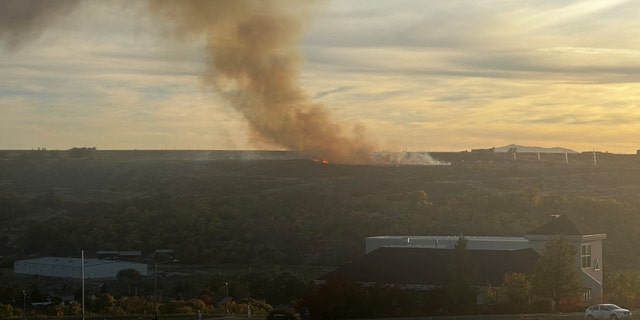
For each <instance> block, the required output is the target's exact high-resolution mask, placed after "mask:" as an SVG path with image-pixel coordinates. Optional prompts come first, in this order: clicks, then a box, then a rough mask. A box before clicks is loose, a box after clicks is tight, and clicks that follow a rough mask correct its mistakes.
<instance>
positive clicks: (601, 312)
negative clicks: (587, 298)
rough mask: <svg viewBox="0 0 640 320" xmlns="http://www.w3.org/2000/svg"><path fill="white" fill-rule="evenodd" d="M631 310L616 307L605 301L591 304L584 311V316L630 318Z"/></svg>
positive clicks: (614, 319)
mask: <svg viewBox="0 0 640 320" xmlns="http://www.w3.org/2000/svg"><path fill="white" fill-rule="evenodd" d="M631 316H632V315H631V311H629V310H627V309H623V308H620V307H618V306H617V305H615V304H611V303H605V304H596V305H593V306H591V307H589V308H587V310H585V311H584V318H585V319H588V320H592V319H611V320H616V319H631Z"/></svg>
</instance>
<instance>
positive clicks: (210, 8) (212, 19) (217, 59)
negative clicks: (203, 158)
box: [149, 0, 373, 163]
mask: <svg viewBox="0 0 640 320" xmlns="http://www.w3.org/2000/svg"><path fill="white" fill-rule="evenodd" d="M149 7H150V10H151V11H152V12H153V13H154V14H156V15H157V17H159V18H160V20H161V21H162V22H164V21H166V20H169V21H170V22H172V32H171V33H172V36H174V37H175V38H177V39H180V40H185V41H188V40H197V39H201V38H202V37H204V38H205V39H206V43H207V46H206V50H207V64H208V65H207V69H206V72H205V73H204V79H205V80H204V82H205V83H206V84H207V85H210V86H211V87H212V88H214V90H216V91H217V92H218V93H220V94H221V95H223V96H224V97H225V98H226V99H227V100H228V101H229V102H230V104H231V105H232V106H233V107H234V108H235V109H236V110H238V111H239V112H241V113H242V115H243V116H244V117H245V119H246V120H247V121H248V124H249V130H250V139H251V141H250V142H251V143H252V144H254V145H256V146H277V147H282V148H286V149H290V150H297V151H300V152H302V153H303V154H305V155H307V156H310V157H315V158H322V159H327V160H329V161H331V162H339V163H368V162H370V160H371V159H370V157H371V153H372V151H373V148H372V145H371V144H370V143H369V142H368V141H366V140H364V138H363V135H364V132H363V130H364V129H363V128H361V127H357V126H356V127H354V128H353V129H352V130H347V128H346V127H345V126H342V125H340V124H338V123H336V122H334V121H332V119H331V117H330V114H329V110H328V109H327V108H326V107H325V106H324V105H322V104H320V103H317V102H314V101H311V99H310V97H309V96H308V95H307V94H306V93H305V92H304V91H303V90H302V89H301V88H300V86H299V84H298V80H297V79H298V75H299V73H300V66H301V63H302V57H301V55H300V52H299V50H298V49H297V44H298V43H297V42H298V39H299V36H300V34H301V33H302V31H303V29H304V27H305V22H306V21H309V18H310V16H311V13H312V12H313V10H314V9H316V7H317V4H316V3H314V2H312V1H300V0H268V1H262V0H233V1H215V0H214V1H207V0H192V1H184V0H158V1H150V2H149Z"/></svg>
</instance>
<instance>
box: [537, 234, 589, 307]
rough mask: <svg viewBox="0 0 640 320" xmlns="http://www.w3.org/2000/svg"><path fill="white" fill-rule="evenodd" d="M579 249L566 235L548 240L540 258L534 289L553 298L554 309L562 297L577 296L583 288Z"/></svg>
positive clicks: (545, 296) (539, 293)
mask: <svg viewBox="0 0 640 320" xmlns="http://www.w3.org/2000/svg"><path fill="white" fill-rule="evenodd" d="M576 254H577V249H576V248H575V247H574V246H572V245H571V244H570V243H569V242H568V241H567V240H566V239H565V238H564V237H562V236H559V237H554V238H552V239H551V240H549V241H548V242H547V244H546V245H545V247H544V249H543V250H542V255H540V259H539V260H538V265H537V266H536V271H535V274H534V277H533V289H534V291H535V293H536V294H538V295H539V296H540V297H543V298H548V299H551V300H552V301H553V302H554V310H555V308H556V307H557V305H558V303H559V302H560V299H562V298H576V297H578V296H579V294H580V291H581V289H582V283H581V282H580V275H579V273H578V268H577V267H576V265H575V261H576Z"/></svg>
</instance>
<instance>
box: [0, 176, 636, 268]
mask: <svg viewBox="0 0 640 320" xmlns="http://www.w3.org/2000/svg"><path fill="white" fill-rule="evenodd" d="M639 212H640V206H639V205H638V203H637V202H634V201H631V200H616V199H611V198H597V197H593V196H588V197H587V196H581V195H551V194H545V193H544V192H542V191H541V190H540V189H537V188H525V189H523V190H520V191H516V192H511V193H503V192H501V191H491V190H469V191H466V192H464V193H463V194H459V195H455V196H451V197H440V198H439V199H437V200H432V199H430V196H429V193H428V190H413V191H409V192H398V193H393V194H378V195H376V194H348V193H343V192H339V191H333V190H332V189H324V190H318V189H315V188H310V189H294V190H282V191H281V192H275V191H274V192H269V193H263V194H249V195H247V194H240V195H236V194H227V195H225V196H217V197H209V196H207V195H206V194H191V195H188V196H186V195H177V194H166V193H160V194H156V195H151V196H142V197H137V198H133V199H127V200H122V201H117V202H74V201H67V200H65V198H64V197H63V195H61V194H59V193H57V192H56V191H50V192H46V193H44V194H40V195H38V196H36V197H33V198H32V199H24V198H23V197H19V196H17V195H16V194H10V193H0V221H2V222H0V228H2V229H3V230H5V232H2V233H1V234H0V240H2V241H0V255H2V256H3V263H4V264H5V266H6V267H10V266H11V265H12V262H13V260H15V259H22V258H25V257H30V256H51V255H53V256H56V255H59V256H77V255H78V253H79V252H80V250H85V252H89V253H90V252H96V251H99V250H139V251H142V252H143V253H145V254H146V253H152V252H153V251H154V250H155V249H157V248H171V249H174V250H175V252H177V253H179V255H180V259H181V260H182V261H185V262H186V263H210V262H211V263H245V264H256V263H257V264H315V265H339V264H341V263H344V262H346V261H349V260H350V259H353V258H355V257H358V256H360V255H362V254H363V253H364V238H365V237H366V236H374V235H457V234H465V235H479V236H483V235H486V236H521V235H523V234H525V233H526V232H528V231H531V230H533V229H534V228H536V227H537V226H539V225H542V224H543V223H544V222H546V221H548V219H549V216H550V214H554V213H561V214H567V215H569V216H571V218H572V219H573V220H578V221H580V220H583V221H587V222H588V223H591V224H592V225H593V226H595V227H597V228H600V229H601V232H604V233H607V234H608V238H607V240H606V241H605V251H604V255H605V261H606V268H607V270H611V271H614V270H625V269H632V268H635V266H637V265H638V263H639V262H640V260H639V259H640V256H635V255H631V256H630V255H629V254H628V253H629V252H637V251H638V250H639V249H640V219H638V213H639Z"/></svg>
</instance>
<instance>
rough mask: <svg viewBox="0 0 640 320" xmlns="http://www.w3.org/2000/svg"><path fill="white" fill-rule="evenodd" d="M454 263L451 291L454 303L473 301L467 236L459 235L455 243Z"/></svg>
mask: <svg viewBox="0 0 640 320" xmlns="http://www.w3.org/2000/svg"><path fill="white" fill-rule="evenodd" d="M453 248H454V253H453V265H452V266H451V283H450V285H449V292H450V294H451V299H452V302H453V303H454V304H466V303H469V302H471V300H472V297H473V294H472V291H471V286H470V285H469V274H470V268H469V259H468V258H467V238H465V237H464V236H463V235H460V237H458V241H456V243H455V245H454V247H453Z"/></svg>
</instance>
